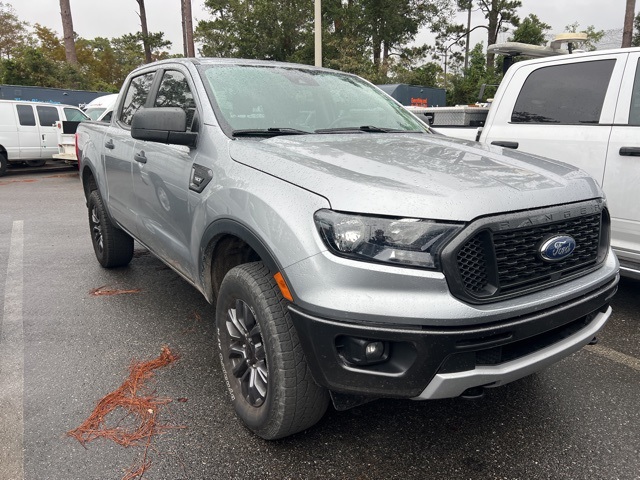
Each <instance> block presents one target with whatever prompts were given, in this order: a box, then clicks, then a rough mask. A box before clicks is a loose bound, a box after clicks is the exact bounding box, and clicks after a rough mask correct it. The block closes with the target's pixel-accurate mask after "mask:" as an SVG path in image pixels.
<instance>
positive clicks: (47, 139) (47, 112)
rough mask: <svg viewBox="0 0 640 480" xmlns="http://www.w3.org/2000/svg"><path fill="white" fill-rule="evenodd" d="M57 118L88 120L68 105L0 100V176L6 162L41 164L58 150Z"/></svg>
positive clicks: (79, 111) (3, 172)
mask: <svg viewBox="0 0 640 480" xmlns="http://www.w3.org/2000/svg"><path fill="white" fill-rule="evenodd" d="M59 120H71V121H85V120H89V117H87V116H86V115H85V114H84V113H83V112H82V110H80V109H79V108H77V107H72V106H71V105H58V104H51V103H39V102H26V101H19V100H0V176H2V175H4V174H5V173H6V171H7V165H8V164H10V163H19V162H24V163H26V164H27V165H29V166H31V167H41V166H43V165H44V164H45V163H46V162H47V160H48V159H50V158H52V157H53V154H54V153H58V133H57V130H56V122H57V121H59Z"/></svg>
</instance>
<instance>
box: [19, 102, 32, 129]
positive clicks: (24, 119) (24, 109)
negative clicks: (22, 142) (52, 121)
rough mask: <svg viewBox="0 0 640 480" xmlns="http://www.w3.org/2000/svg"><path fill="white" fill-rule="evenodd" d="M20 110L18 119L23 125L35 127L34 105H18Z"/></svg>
mask: <svg viewBox="0 0 640 480" xmlns="http://www.w3.org/2000/svg"><path fill="white" fill-rule="evenodd" d="M16 109H17V110H18V121H19V122H20V125H22V126H23V127H35V126H36V116H35V114H34V113H33V107H32V106H31V105H16Z"/></svg>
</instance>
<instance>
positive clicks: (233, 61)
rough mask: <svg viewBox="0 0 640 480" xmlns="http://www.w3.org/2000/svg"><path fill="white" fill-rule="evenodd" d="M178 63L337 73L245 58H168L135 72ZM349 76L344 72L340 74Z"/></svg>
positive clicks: (320, 68) (144, 66)
mask: <svg viewBox="0 0 640 480" xmlns="http://www.w3.org/2000/svg"><path fill="white" fill-rule="evenodd" d="M176 63H180V64H183V65H196V66H198V65H248V66H256V67H284V68H303V69H307V70H324V71H327V72H338V71H337V70H332V69H330V68H324V67H316V66H314V65H305V64H302V63H289V62H277V61H275V60H253V59H247V58H217V57H202V58H186V57H180V58H169V59H166V60H159V61H157V62H153V63H148V64H145V65H142V66H140V67H138V68H136V70H134V71H137V70H143V69H147V68H149V67H154V66H161V65H171V64H174V65H175V64H176ZM340 73H345V74H347V75H350V74H349V73H346V72H340Z"/></svg>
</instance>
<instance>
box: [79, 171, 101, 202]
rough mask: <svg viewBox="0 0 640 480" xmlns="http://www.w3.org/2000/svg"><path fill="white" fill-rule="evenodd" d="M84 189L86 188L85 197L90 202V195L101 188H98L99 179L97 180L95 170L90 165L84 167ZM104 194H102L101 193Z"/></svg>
mask: <svg viewBox="0 0 640 480" xmlns="http://www.w3.org/2000/svg"><path fill="white" fill-rule="evenodd" d="M81 176H82V189H83V190H84V198H85V200H86V201H87V202H88V201H89V195H91V192H93V191H94V190H98V191H99V190H100V189H99V188H98V181H97V180H96V175H95V172H94V171H93V168H92V167H91V166H90V165H83V168H82V174H81ZM101 195H102V194H101Z"/></svg>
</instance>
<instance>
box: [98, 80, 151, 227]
mask: <svg viewBox="0 0 640 480" xmlns="http://www.w3.org/2000/svg"><path fill="white" fill-rule="evenodd" d="M154 76H155V72H150V73H145V74H142V75H138V76H137V77H134V78H132V79H131V80H130V82H129V85H128V86H127V90H126V91H125V93H124V99H123V101H122V105H120V106H119V110H118V112H117V115H118V117H117V119H116V120H115V121H113V122H111V124H110V125H109V128H108V129H107V133H106V135H105V137H104V146H103V148H104V149H103V152H104V168H105V176H106V178H107V195H108V203H109V210H110V212H111V215H112V216H113V217H114V218H115V220H116V221H117V222H118V223H119V224H120V225H121V226H122V227H124V228H125V229H126V230H128V231H129V232H131V233H133V234H135V233H136V232H137V229H136V226H137V213H136V212H137V210H138V208H137V199H136V195H135V193H134V191H133V188H134V186H133V178H132V170H133V164H134V163H135V162H136V160H135V159H134V147H135V144H136V141H135V139H133V138H132V137H131V120H132V119H133V114H134V113H135V112H137V111H138V109H140V108H142V107H143V106H144V105H145V102H146V101H147V97H148V95H149V92H150V90H151V85H152V83H153V79H154Z"/></svg>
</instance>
